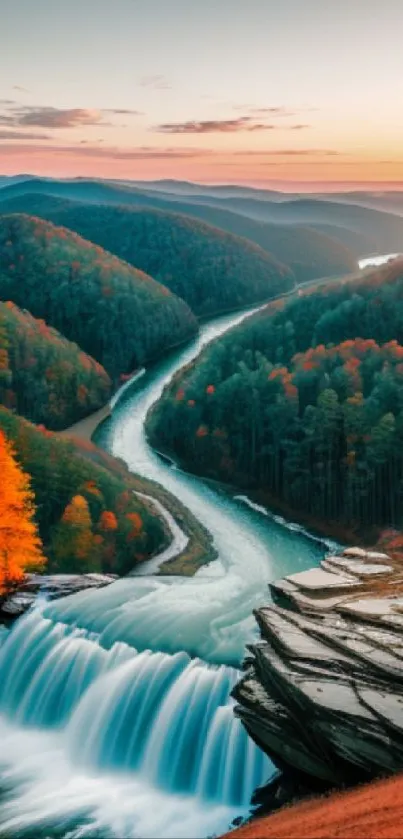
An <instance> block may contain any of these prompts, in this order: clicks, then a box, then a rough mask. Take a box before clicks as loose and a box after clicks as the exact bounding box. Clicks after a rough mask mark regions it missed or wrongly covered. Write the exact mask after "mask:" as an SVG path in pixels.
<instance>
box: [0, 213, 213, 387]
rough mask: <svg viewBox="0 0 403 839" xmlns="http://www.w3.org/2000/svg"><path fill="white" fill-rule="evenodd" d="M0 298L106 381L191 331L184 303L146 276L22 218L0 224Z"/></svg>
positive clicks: (55, 229) (82, 242)
mask: <svg viewBox="0 0 403 839" xmlns="http://www.w3.org/2000/svg"><path fill="white" fill-rule="evenodd" d="M0 299H2V300H12V301H13V302H14V303H16V304H17V305H18V306H20V307H26V308H28V309H29V310H30V312H31V313H32V314H33V315H34V316H35V317H39V318H43V319H44V320H46V321H47V322H48V323H49V324H50V325H52V326H54V327H55V328H56V329H58V330H59V331H60V332H61V333H62V334H63V335H65V336H66V337H67V338H69V340H71V341H74V342H75V343H77V344H78V345H79V346H80V347H81V348H82V349H83V350H85V351H86V352H88V353H89V354H90V355H92V356H93V357H94V358H96V360H97V361H99V362H100V363H101V364H103V366H104V367H105V368H106V369H107V371H108V373H110V374H111V376H112V377H114V378H116V377H117V376H118V375H119V374H121V373H128V372H130V371H132V370H133V369H135V368H136V367H139V366H141V365H143V364H144V363H146V362H147V361H149V360H150V359H151V358H153V357H155V356H157V355H160V354H161V353H163V352H165V351H166V350H167V349H168V348H169V347H172V346H174V345H176V344H179V343H181V342H182V341H185V340H186V339H188V338H189V337H190V336H191V335H193V334H194V333H195V332H196V330H197V323H196V321H195V318H194V316H193V315H192V313H191V311H190V309H189V308H188V306H187V305H186V303H184V302H183V301H182V300H179V299H178V298H177V297H175V296H174V295H172V294H171V293H170V292H169V291H168V289H166V288H165V287H164V286H161V285H160V284H159V283H157V282H155V281H154V280H153V279H152V278H151V277H149V276H147V275H146V274H144V273H142V272H141V271H138V270H136V269H134V268H133V267H132V266H130V265H128V264H126V263H124V262H122V261H121V260H119V259H117V257H115V256H112V255H111V254H109V253H107V252H106V251H104V250H103V249H102V248H100V247H97V246H95V245H93V244H91V243H90V242H87V241H85V240H84V239H82V238H81V237H80V236H77V235H76V234H75V233H72V232H71V231H69V230H66V229H63V228H60V227H55V226H54V225H52V224H49V223H48V222H45V221H43V220H41V219H38V218H32V217H30V216H24V215H10V216H2V217H1V218H0Z"/></svg>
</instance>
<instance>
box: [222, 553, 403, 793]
mask: <svg viewBox="0 0 403 839" xmlns="http://www.w3.org/2000/svg"><path fill="white" fill-rule="evenodd" d="M402 582H403V575H402V574H401V573H400V572H399V569H397V568H396V567H394V563H393V560H392V559H390V557H388V556H387V555H386V554H381V553H377V552H374V551H368V552H367V551H364V550H363V549H361V548H348V549H346V550H345V551H344V552H343V553H342V554H341V555H340V556H327V557H326V558H325V559H324V560H323V562H322V564H321V567H320V568H314V569H311V570H309V571H303V572H299V573H297V574H291V575H290V576H288V577H286V578H285V579H283V580H279V581H277V582H275V583H273V584H271V585H270V589H271V594H272V599H273V601H274V602H273V603H272V604H271V605H269V606H264V607H262V608H261V609H258V610H257V611H256V612H255V617H256V620H257V623H258V626H259V629H260V634H261V640H260V641H258V642H257V643H255V644H252V645H250V646H249V648H248V655H247V657H246V659H245V662H244V671H245V672H244V676H243V678H242V679H241V681H240V682H239V683H238V684H237V685H236V687H235V689H234V691H233V696H234V697H235V699H236V701H237V705H236V707H235V713H236V715H237V716H238V717H239V718H240V719H241V720H242V722H243V724H244V726H245V728H246V729H247V731H248V733H249V734H250V736H251V737H252V739H253V740H254V741H255V742H256V743H257V744H258V745H259V746H260V747H261V748H262V749H263V750H264V751H265V752H266V753H267V754H268V755H269V756H270V758H271V759H272V761H273V762H274V763H275V764H276V765H277V766H278V768H279V769H281V770H283V771H285V772H288V773H289V771H290V770H291V772H294V773H298V774H299V775H300V776H301V777H302V778H304V779H307V778H310V779H311V780H312V782H314V783H316V784H317V783H318V782H319V783H322V784H323V785H324V787H326V786H344V785H346V784H350V783H357V782H358V781H360V780H362V781H364V780H368V779H371V778H374V777H379V776H382V775H387V774H390V773H394V772H397V771H399V770H402V769H403V596H402V595H399V593H396V592H397V591H398V590H399V589H400V591H403V587H402V586H401V585H399V584H401V583H402Z"/></svg>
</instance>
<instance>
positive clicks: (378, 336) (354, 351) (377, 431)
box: [148, 260, 403, 528]
mask: <svg viewBox="0 0 403 839" xmlns="http://www.w3.org/2000/svg"><path fill="white" fill-rule="evenodd" d="M402 393H403V261H401V260H400V261H396V262H394V263H390V264H389V265H387V266H385V267H383V268H382V269H378V270H376V271H374V272H372V273H370V274H368V275H366V276H365V277H362V278H360V279H358V280H356V281H354V282H352V281H350V282H349V281H343V282H341V283H337V282H333V283H331V284H328V285H326V286H324V287H322V288H321V289H320V290H317V291H315V292H310V293H309V292H307V291H306V292H304V293H303V294H301V293H300V296H298V297H296V298H294V299H292V300H289V301H288V302H285V301H281V302H280V301H278V302H277V303H273V304H271V305H269V306H268V307H266V308H265V309H264V310H263V311H261V312H260V313H259V314H258V315H256V316H254V317H252V318H249V319H247V320H246V321H244V322H243V323H242V324H241V325H240V326H238V327H237V328H235V329H234V330H231V332H229V333H227V334H226V335H225V336H224V337H223V338H221V339H220V340H218V341H216V342H215V343H214V344H211V345H209V346H208V347H207V348H206V349H205V351H204V352H203V354H202V355H201V356H200V358H199V360H198V361H197V362H196V363H194V364H193V365H190V366H189V367H188V368H187V369H186V370H185V371H184V372H183V373H182V374H180V375H178V376H177V377H176V379H175V380H174V381H173V383H172V384H171V385H170V386H169V387H168V389H167V390H166V391H165V393H164V395H163V397H162V400H161V401H160V402H159V403H158V404H157V406H156V407H155V409H154V411H153V412H152V414H151V416H150V418H149V424H148V425H149V433H150V435H151V440H152V441H154V442H155V443H157V444H158V447H159V448H164V449H165V450H168V451H170V452H171V453H172V452H174V453H175V454H176V455H177V456H178V457H179V458H180V459H181V460H182V461H184V462H185V463H187V464H188V465H190V466H192V467H193V468H194V469H197V470H199V471H201V472H203V473H205V474H210V475H212V474H213V475H214V476H219V477H220V478H224V479H226V480H230V481H231V482H238V483H240V484H242V485H244V486H249V487H253V488H255V489H259V490H261V491H263V492H264V493H266V496H267V498H268V499H271V500H272V501H273V500H276V499H277V501H278V502H279V503H280V505H283V507H284V508H285V509H287V510H288V511H292V512H293V513H294V514H295V513H299V514H301V515H302V516H304V515H306V516H308V517H311V519H315V520H317V521H321V522H327V523H329V522H330V521H338V522H339V523H341V525H344V526H346V527H347V526H348V527H349V528H354V527H355V526H356V525H357V523H358V522H360V523H361V525H362V526H363V527H365V526H369V525H372V524H375V525H378V526H385V525H394V526H397V527H401V526H403V504H402V500H401V485H402V480H403V397H402Z"/></svg>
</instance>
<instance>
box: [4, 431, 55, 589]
mask: <svg viewBox="0 0 403 839" xmlns="http://www.w3.org/2000/svg"><path fill="white" fill-rule="evenodd" d="M34 513H35V506H34V496H33V493H32V491H31V488H30V479H29V476H28V475H26V474H25V472H24V471H23V470H22V469H21V466H20V465H19V464H18V462H17V461H16V459H15V452H14V449H13V447H12V446H11V445H10V443H9V442H8V441H7V439H6V437H5V435H4V433H3V432H2V431H0V594H4V593H5V592H7V590H8V589H10V588H11V587H12V586H13V585H15V584H16V583H18V582H20V581H21V580H22V579H23V578H24V572H25V571H28V570H29V571H34V570H35V571H41V570H42V569H43V566H44V563H45V559H44V556H43V554H42V545H41V541H40V539H39V536H38V533H37V528H36V524H35V522H34V520H33V517H34Z"/></svg>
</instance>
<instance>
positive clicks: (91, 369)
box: [0, 302, 112, 430]
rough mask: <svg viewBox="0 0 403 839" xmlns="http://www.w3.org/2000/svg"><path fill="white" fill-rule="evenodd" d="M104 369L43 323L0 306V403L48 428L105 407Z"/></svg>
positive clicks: (107, 388) (107, 391)
mask: <svg viewBox="0 0 403 839" xmlns="http://www.w3.org/2000/svg"><path fill="white" fill-rule="evenodd" d="M111 393H112V383H111V380H110V378H109V376H108V374H107V373H106V371H105V370H104V368H103V367H102V366H101V365H100V364H98V362H97V361H94V359H93V358H91V357H90V356H89V355H87V354H86V353H84V352H82V350H80V348H79V347H78V346H77V344H73V343H71V342H70V341H67V339H66V338H63V336H62V335H60V333H58V332H57V330H56V329H53V328H52V327H49V326H48V325H47V324H46V323H45V321H44V320H38V319H36V318H34V317H32V315H30V314H29V312H27V311H21V309H19V308H18V306H16V305H15V304H14V303H11V302H7V303H0V403H1V404H3V405H5V406H6V407H8V408H12V409H14V410H16V411H17V413H18V414H22V415H23V416H24V417H27V418H28V419H30V420H32V422H35V423H42V424H44V425H46V426H47V427H48V428H50V429H52V430H58V429H63V428H66V427H67V426H68V425H72V424H73V423H74V422H77V421H78V420H79V419H81V418H82V417H84V416H86V415H87V414H89V413H92V411H96V410H97V409H98V408H101V407H102V406H103V405H105V404H106V402H107V401H108V399H109V397H110V396H111Z"/></svg>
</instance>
